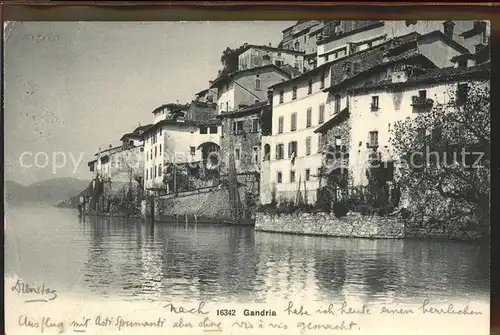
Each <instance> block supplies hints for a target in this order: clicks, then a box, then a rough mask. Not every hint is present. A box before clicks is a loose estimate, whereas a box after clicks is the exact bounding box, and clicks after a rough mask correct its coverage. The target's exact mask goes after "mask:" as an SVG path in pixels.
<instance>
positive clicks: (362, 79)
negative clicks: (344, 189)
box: [261, 32, 467, 203]
mask: <svg viewBox="0 0 500 335" xmlns="http://www.w3.org/2000/svg"><path fill="white" fill-rule="evenodd" d="M465 52H467V49H465V48H464V47H463V46H461V45H459V44H458V43H456V42H453V41H451V40H450V39H449V38H448V37H446V36H445V35H444V34H442V33H441V32H432V33H429V34H427V35H423V36H422V35H420V34H418V33H410V34H407V35H404V36H400V37H397V38H393V39H391V40H387V41H385V40H384V41H383V42H382V43H380V44H378V45H376V46H371V47H370V48H369V49H364V50H361V51H356V52H352V53H350V54H349V55H347V56H345V57H343V58H339V59H336V60H333V61H330V62H328V63H324V64H322V65H320V66H318V67H316V68H315V69H313V70H311V71H308V72H306V73H305V74H303V75H302V76H299V77H296V78H293V79H291V80H288V81H285V82H282V83H278V84H276V85H273V86H272V87H271V88H272V89H273V91H274V93H273V122H272V124H273V131H272V135H271V136H267V137H263V140H262V143H263V144H262V145H263V147H262V151H263V152H264V155H265V154H266V152H270V161H269V163H268V164H266V168H268V169H270V172H269V173H268V174H269V175H268V176H267V178H264V177H261V190H263V192H262V197H261V201H262V202H263V203H268V202H269V201H270V200H271V199H269V194H270V188H271V187H272V188H273V192H275V194H276V196H277V197H278V198H279V197H287V198H290V197H292V196H293V194H294V192H296V190H297V188H298V180H301V183H302V185H301V188H302V189H304V187H303V183H304V181H305V187H306V188H307V189H308V190H309V191H310V192H308V201H309V202H315V200H316V192H315V191H316V189H317V188H319V187H320V185H321V175H322V171H321V170H322V169H321V168H322V166H323V165H324V164H323V161H324V157H323V154H322V152H323V150H324V149H325V148H324V144H325V143H324V142H323V137H322V135H324V133H325V128H320V130H318V131H315V130H316V128H318V127H319V126H321V125H322V124H323V123H324V122H326V121H328V120H329V119H330V118H332V117H333V118H337V114H339V113H341V112H345V113H347V114H348V113H349V104H350V101H349V94H348V90H349V89H351V88H354V87H360V86H364V85H366V84H370V83H373V82H379V81H382V80H385V79H386V78H388V77H390V76H391V75H392V72H391V71H392V69H393V68H394V66H395V64H406V65H409V66H413V67H416V68H420V69H429V68H439V67H444V66H453V65H454V64H453V62H451V61H450V60H446V59H445V58H444V56H443V55H445V56H447V57H456V56H460V55H462V54H463V53H465ZM332 122H333V121H332ZM344 122H345V121H344ZM334 123H335V122H334ZM344 137H345V136H344ZM341 147H342V144H341ZM344 150H345V151H349V148H348V147H347V146H346V148H344ZM347 156H348V155H347ZM267 165H268V166H267ZM263 168H264V167H263ZM324 172H325V171H323V173H324ZM329 172H331V171H329Z"/></svg>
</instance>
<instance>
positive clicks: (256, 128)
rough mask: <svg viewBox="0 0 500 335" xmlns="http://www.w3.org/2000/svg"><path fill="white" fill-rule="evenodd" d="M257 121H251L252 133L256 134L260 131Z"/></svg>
mask: <svg viewBox="0 0 500 335" xmlns="http://www.w3.org/2000/svg"><path fill="white" fill-rule="evenodd" d="M259 126H260V124H259V119H252V132H254V133H257V132H258V131H259V130H260V129H259V128H260V127H259Z"/></svg>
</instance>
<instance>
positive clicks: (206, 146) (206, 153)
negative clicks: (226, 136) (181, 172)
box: [196, 142, 220, 161]
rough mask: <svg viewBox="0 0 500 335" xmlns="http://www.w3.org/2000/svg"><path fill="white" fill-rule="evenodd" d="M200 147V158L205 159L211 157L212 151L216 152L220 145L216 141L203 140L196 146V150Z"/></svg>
mask: <svg viewBox="0 0 500 335" xmlns="http://www.w3.org/2000/svg"><path fill="white" fill-rule="evenodd" d="M200 149H201V159H202V160H203V161H206V160H207V159H208V158H209V157H210V158H211V157H212V156H214V155H213V153H218V152H219V151H220V147H219V145H218V144H217V143H214V142H203V143H202V144H200V145H199V146H198V148H196V150H200Z"/></svg>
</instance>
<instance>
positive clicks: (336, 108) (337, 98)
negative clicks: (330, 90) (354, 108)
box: [335, 94, 340, 113]
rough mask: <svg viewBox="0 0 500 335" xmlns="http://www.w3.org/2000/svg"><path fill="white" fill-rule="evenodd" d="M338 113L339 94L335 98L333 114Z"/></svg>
mask: <svg viewBox="0 0 500 335" xmlns="http://www.w3.org/2000/svg"><path fill="white" fill-rule="evenodd" d="M338 112H340V94H337V95H336V96H335V113H338Z"/></svg>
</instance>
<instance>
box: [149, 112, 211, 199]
mask: <svg viewBox="0 0 500 335" xmlns="http://www.w3.org/2000/svg"><path fill="white" fill-rule="evenodd" d="M174 105H176V104H174ZM164 106H167V107H163V108H157V109H156V110H155V111H154V112H153V114H154V119H155V120H157V122H156V123H154V124H153V126H151V127H150V128H148V129H147V130H146V131H145V132H144V154H145V159H144V181H145V183H144V187H145V189H152V188H166V189H167V191H171V190H168V187H167V185H165V183H164V179H165V178H164V177H165V176H164V172H165V169H166V166H172V165H176V166H181V165H182V166H183V170H186V167H187V166H188V165H190V164H191V165H192V166H193V167H195V168H197V167H198V166H199V164H200V163H205V167H206V160H207V159H208V158H209V156H210V154H211V153H212V152H218V151H219V145H220V143H219V142H220V122H219V121H218V120H215V119H203V120H190V119H186V118H185V117H184V114H182V115H181V114H173V113H172V112H173V110H172V109H171V108H170V107H171V105H164ZM188 108H189V107H186V109H188ZM186 109H185V110H184V112H186ZM158 115H160V116H163V117H161V118H160V116H158ZM202 165H203V164H202Z"/></svg>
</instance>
